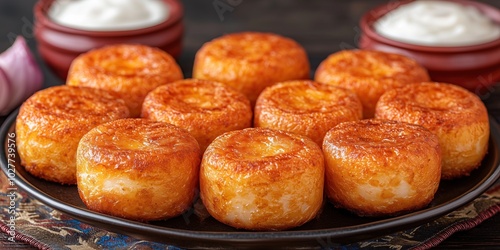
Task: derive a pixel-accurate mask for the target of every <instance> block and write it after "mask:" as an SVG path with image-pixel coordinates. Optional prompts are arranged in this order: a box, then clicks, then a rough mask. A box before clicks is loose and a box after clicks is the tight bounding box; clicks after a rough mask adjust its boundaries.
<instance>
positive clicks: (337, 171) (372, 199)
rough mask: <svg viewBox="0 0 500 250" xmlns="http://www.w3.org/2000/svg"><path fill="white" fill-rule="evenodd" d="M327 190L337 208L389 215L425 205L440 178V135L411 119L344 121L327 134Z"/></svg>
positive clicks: (372, 214) (325, 152)
mask: <svg viewBox="0 0 500 250" xmlns="http://www.w3.org/2000/svg"><path fill="white" fill-rule="evenodd" d="M323 152H324V155H325V161H326V175H325V176H326V182H325V186H326V188H325V190H326V194H327V196H328V198H329V199H330V200H331V201H332V202H333V204H334V205H335V206H336V207H340V208H345V209H347V210H350V211H352V212H354V213H356V214H358V215H360V216H389V215H397V214H401V213H404V212H409V211H413V210H417V209H420V208H423V207H425V206H426V205H428V204H429V202H431V200H432V199H433V197H434V194H435V193H436V191H437V188H438V186H439V182H440V177H441V152H440V148H439V142H438V138H437V136H436V135H434V134H433V133H431V132H430V131H428V130H427V129H425V128H424V127H421V126H418V125H413V124H409V123H403V122H396V121H384V120H373V119H368V120H361V121H355V122H345V123H341V124H339V125H337V126H335V127H334V128H332V129H331V130H330V131H328V133H327V134H326V136H325V140H324V142H323Z"/></svg>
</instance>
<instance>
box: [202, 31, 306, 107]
mask: <svg viewBox="0 0 500 250" xmlns="http://www.w3.org/2000/svg"><path fill="white" fill-rule="evenodd" d="M309 71H310V68H309V60H308V58H307V54H306V52H305V50H304V48H302V46H301V45H300V44H298V43H297V42H295V41H293V40H292V39H289V38H286V37H282V36H279V35H276V34H272V33H258V32H242V33H234V34H229V35H225V36H222V37H219V38H217V39H214V40H212V41H210V42H207V43H205V44H204V45H203V46H202V47H201V49H200V50H199V51H198V52H197V53H196V57H195V61H194V68H193V77H194V78H199V79H207V80H214V81H218V82H222V83H225V84H227V85H229V86H231V87H233V88H235V89H237V90H239V91H241V92H242V93H243V94H245V95H246V96H247V97H248V99H249V100H250V102H251V103H252V104H254V103H255V100H257V97H258V96H259V94H260V92H261V91H262V90H263V89H264V88H265V87H267V86H270V85H272V84H274V83H276V82H281V81H287V80H298V79H308V78H309Z"/></svg>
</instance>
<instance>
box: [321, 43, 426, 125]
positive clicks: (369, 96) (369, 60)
mask: <svg viewBox="0 0 500 250" xmlns="http://www.w3.org/2000/svg"><path fill="white" fill-rule="evenodd" d="M314 79H315V80H316V81H318V82H321V83H326V84H332V85H338V86H341V87H344V88H347V89H350V90H352V91H354V92H355V93H356V94H357V95H358V97H359V99H360V100H361V103H362V104H363V117H364V118H372V117H373V116H374V113H375V105H376V104H377V101H378V99H379V98H380V96H381V95H382V94H383V93H384V92H385V91H387V90H390V89H393V88H397V87H401V86H405V85H407V84H411V83H418V82H423V81H429V80H430V79H429V75H428V74H427V71H426V70H425V69H424V68H423V67H422V66H420V65H419V64H418V63H417V62H416V61H414V60H413V59H410V58H408V57H405V56H402V55H398V54H391V53H387V52H380V51H368V50H344V51H340V52H336V53H333V54H331V55H330V56H328V57H327V58H326V59H325V60H324V61H323V62H321V64H320V65H319V67H318V69H317V70H316V73H315V77H314Z"/></svg>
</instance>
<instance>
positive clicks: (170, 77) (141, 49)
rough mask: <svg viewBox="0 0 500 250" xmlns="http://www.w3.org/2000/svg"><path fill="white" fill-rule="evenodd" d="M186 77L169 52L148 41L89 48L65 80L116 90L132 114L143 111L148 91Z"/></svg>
mask: <svg viewBox="0 0 500 250" xmlns="http://www.w3.org/2000/svg"><path fill="white" fill-rule="evenodd" d="M182 78H183V74H182V71H181V69H180V67H179V65H177V63H176V61H175V60H174V59H173V58H172V56H170V55H169V54H167V53H166V52H164V51H162V50H160V49H156V48H152V47H148V46H145V45H133V44H117V45H109V46H106V47H103V48H99V49H95V50H92V51H89V52H87V53H85V54H82V55H80V56H79V57H77V58H76V59H75V60H74V61H73V63H72V64H71V67H70V70H69V72H68V79H67V82H66V84H68V85H73V86H86V87H92V88H99V89H106V90H111V91H115V92H117V93H118V94H119V96H120V98H122V99H123V100H125V101H126V103H127V105H128V107H129V109H130V113H131V116H132V117H137V116H139V115H140V113H141V105H142V102H143V101H144V98H145V97H146V95H147V94H148V93H149V91H151V90H153V89H155V88H156V87H158V86H160V85H164V84H167V83H170V82H173V81H176V80H180V79H182Z"/></svg>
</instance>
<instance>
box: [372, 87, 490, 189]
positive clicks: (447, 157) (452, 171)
mask: <svg viewBox="0 0 500 250" xmlns="http://www.w3.org/2000/svg"><path fill="white" fill-rule="evenodd" d="M375 116H376V117H377V118H381V119H390V120H398V121H405V122H409V123H414V124H419V125H422V126H424V127H426V128H427V129H429V130H430V131H432V132H433V133H435V134H436V135H437V136H438V137H439V142H440V144H441V148H442V152H443V170H442V178H443V179H453V178H458V177H461V176H467V175H469V174H470V172H471V171H472V170H474V169H475V168H477V167H478V166H479V165H480V164H481V161H482V159H483V158H484V156H485V154H486V152H487V150H488V139H489V135H490V127H489V121H488V112H487V110H486V107H485V106H484V104H483V103H482V101H481V100H480V99H479V98H478V97H477V96H476V95H474V94H473V93H471V92H469V91H467V90H465V89H463V88H461V87H459V86H455V85H451V84H446V83H433V82H426V83H421V84H414V85H409V86H405V87H403V88H400V89H394V90H391V91H388V92H386V93H385V94H384V95H382V97H381V98H380V100H379V103H378V104H377V108H376V113H375Z"/></svg>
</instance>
